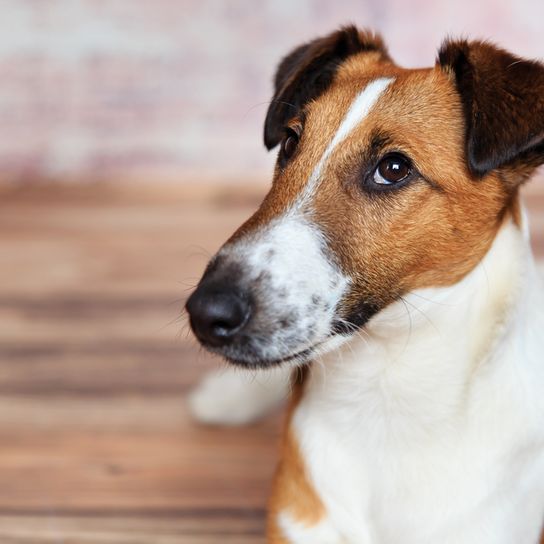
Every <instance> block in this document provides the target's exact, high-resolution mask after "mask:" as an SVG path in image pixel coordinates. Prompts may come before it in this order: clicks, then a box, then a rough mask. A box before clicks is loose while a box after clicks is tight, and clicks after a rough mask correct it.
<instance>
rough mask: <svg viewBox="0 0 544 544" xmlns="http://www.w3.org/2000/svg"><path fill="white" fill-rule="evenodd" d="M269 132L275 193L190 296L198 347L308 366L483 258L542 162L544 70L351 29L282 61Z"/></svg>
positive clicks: (255, 361)
mask: <svg viewBox="0 0 544 544" xmlns="http://www.w3.org/2000/svg"><path fill="white" fill-rule="evenodd" d="M264 140H265V144H266V146H267V148H269V149H272V148H274V147H276V146H277V145H278V144H279V145H280V151H279V154H278V160H277V164H276V169H275V173H274V179H273V183H272V188H271V190H270V192H269V193H268V195H267V196H266V198H265V199H264V201H263V203H262V205H261V206H260V208H259V210H258V211H257V212H256V213H255V215H253V217H251V218H250V219H249V220H248V221H247V222H246V223H245V224H244V225H242V226H241V227H240V229H239V230H238V231H237V232H236V233H235V234H234V235H233V236H232V237H231V238H230V239H229V240H228V241H227V242H226V244H225V245H224V246H223V247H222V248H221V250H220V251H219V252H218V253H217V255H216V256H215V257H214V258H213V259H212V261H211V262H210V264H209V266H208V268H207V270H206V272H205V273H204V276H203V278H202V280H201V282H200V284H199V286H198V288H197V289H196V291H195V292H194V293H193V295H192V296H191V297H190V299H189V301H188V303H187V310H188V312H189V315H190V320H191V325H192V328H193V330H194V332H195V334H196V336H197V337H198V339H199V340H200V342H201V343H202V344H203V345H204V346H205V347H207V348H209V349H211V350H212V351H215V352H218V353H220V354H222V355H223V356H225V357H226V358H227V359H228V360H230V361H232V362H234V363H237V364H241V365H246V366H268V365H272V364H277V363H279V362H283V361H297V362H300V361H305V360H307V359H308V358H310V357H311V356H312V355H314V354H315V353H317V352H322V351H324V350H327V349H330V348H331V347H333V346H335V345H337V344H338V343H339V342H340V341H343V340H345V338H346V337H349V336H350V335H351V334H354V333H355V332H356V331H357V329H358V328H360V327H363V326H364V325H365V323H367V322H368V320H369V319H371V318H372V317H373V316H374V315H375V314H376V313H378V312H380V311H381V310H382V309H383V308H385V307H386V306H388V305H389V304H391V303H392V302H393V301H395V300H398V299H399V297H401V296H403V295H404V294H406V293H408V292H410V291H413V290H414V289H418V288H424V287H438V286H447V285H452V284H454V283H456V282H458V281H459V280H460V279H461V278H463V277H464V276H465V275H466V274H467V273H468V272H469V271H470V270H472V269H473V268H474V267H475V266H476V264H477V263H478V262H479V261H480V260H481V259H482V257H483V256H484V255H485V253H486V252H487V250H488V248H489V247H490V245H491V243H492V241H493V239H494V237H495V235H496V233H497V231H498V229H499V228H500V225H501V223H502V222H503V221H504V218H505V217H506V216H507V215H512V216H513V217H514V220H515V219H516V217H517V213H518V210H517V202H518V199H517V192H518V188H519V185H520V184H521V183H522V182H523V181H524V180H526V179H527V178H528V176H529V175H530V174H531V173H532V172H533V170H534V169H535V168H536V167H537V166H538V165H540V164H542V163H543V162H544V66H542V65H541V64H539V63H537V62H531V61H527V60H522V59H520V58H517V57H514V56H513V55H511V54H509V53H507V52H506V51H503V50H501V49H498V48H496V47H494V46H493V45H490V44H487V43H483V42H466V41H449V42H446V43H445V44H444V45H443V47H442V48H441V50H440V53H439V56H438V60H437V63H436V65H435V66H434V67H433V68H430V69H420V70H406V69H402V68H399V67H398V66H396V65H395V64H394V63H393V62H392V60H391V59H390V57H389V55H388V53H387V51H386V49H385V47H384V45H383V42H382V40H381V39H380V38H379V37H377V36H375V35H373V34H371V33H368V32H362V31H359V30H357V29H356V28H354V27H348V28H344V29H341V30H339V31H337V32H335V33H333V34H331V35H329V36H326V37H324V38H320V39H317V40H315V41H312V42H310V43H308V44H305V45H302V46H300V47H298V48H297V49H295V50H294V51H293V52H292V53H290V54H289V55H288V56H287V57H286V58H285V59H284V60H283V61H282V62H281V64H280V65H279V68H278V71H277V74H276V78H275V94H274V97H273V99H272V102H271V105H270V108H269V110H268V114H267V117H266V123H265V130H264Z"/></svg>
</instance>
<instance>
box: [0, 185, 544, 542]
mask: <svg viewBox="0 0 544 544" xmlns="http://www.w3.org/2000/svg"><path fill="white" fill-rule="evenodd" d="M542 185H543V182H542V180H538V181H537V182H534V185H533V187H534V188H533V190H532V191H531V198H530V199H529V204H530V207H531V209H532V211H533V213H532V215H533V225H534V226H535V233H536V236H535V244H536V247H537V249H538V252H539V253H540V254H541V255H544V213H543V212H544V190H543V188H542ZM261 194H262V188H259V187H256V188H255V187H253V188H245V189H232V188H230V189H228V190H227V189H225V188H223V189H218V188H213V187H209V186H202V187H201V186H193V185H191V186H188V187H179V186H178V187H174V186H170V187H164V186H161V187H152V186H149V187H144V186H133V187H127V186H115V185H92V186H86V187H76V186H73V187H56V186H41V187H32V186H22V187H19V188H17V189H14V188H8V187H4V188H0V543H1V544H12V543H17V544H30V543H32V544H36V543H63V544H70V543H77V544H91V543H92V544H111V543H115V544H129V543H130V544H134V543H139V544H174V543H175V544H189V543H190V544H204V543H206V544H211V543H214V544H216V543H227V544H228V543H233V544H234V543H236V544H250V543H251V544H257V543H261V542H263V537H262V534H263V519H264V504H265V498H266V495H267V489H268V486H269V482H270V477H271V474H272V471H273V469H274V463H275V458H276V445H277V439H278V429H279V419H280V418H279V414H276V415H274V416H271V417H270V418H269V419H268V420H266V421H264V422H262V423H260V424H258V425H254V426H251V427H247V428H241V429H227V430H225V429H213V428H203V427H199V426H197V425H195V424H194V423H193V422H192V421H191V419H190V417H189V415H188V413H187V410H186V407H185V405H184V395H185V394H186V393H187V391H188V390H189V389H190V388H191V386H192V385H193V384H194V383H195V382H196V381H197V379H198V377H199V376H200V375H201V373H202V372H203V371H205V370H206V369H208V368H211V367H213V366H217V365H218V364H219V363H218V361H217V360H213V359H212V358H211V357H210V356H209V355H207V354H205V353H203V352H200V351H199V350H198V349H197V347H196V345H195V343H194V341H193V340H192V338H191V337H190V335H188V334H187V332H188V331H187V328H186V324H185V321H184V319H183V318H182V317H181V309H182V306H183V301H184V299H185V297H186V296H187V293H188V290H189V289H190V288H191V287H192V286H193V285H194V284H195V283H196V281H197V279H198V276H199V274H200V272H201V271H202V269H203V267H204V265H205V263H206V260H207V257H208V255H209V254H210V253H211V252H213V251H214V250H215V249H216V248H217V247H218V246H219V244H220V243H221V241H223V240H224V239H225V238H226V236H227V235H228V234H229V233H230V232H232V231H233V230H234V228H235V227H236V226H237V225H238V224H239V223H240V222H241V220H242V219H243V218H244V217H247V216H248V215H249V214H250V212H251V210H252V209H254V208H255V206H256V204H257V202H258V200H259V197H260V195H261Z"/></svg>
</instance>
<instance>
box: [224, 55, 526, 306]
mask: <svg viewBox="0 0 544 544" xmlns="http://www.w3.org/2000/svg"><path fill="white" fill-rule="evenodd" d="M378 78H394V81H393V83H392V84H391V85H390V86H389V87H388V88H387V89H386V90H385V92H384V93H383V95H382V96H380V98H379V100H378V101H377V102H376V103H375V105H374V106H373V108H372V109H371V110H370V112H369V114H368V115H367V116H366V117H365V118H364V119H363V120H362V121H361V123H359V125H357V126H356V127H355V128H354V129H353V130H352V131H351V132H350V133H349V134H348V136H347V137H346V138H345V140H343V141H342V143H341V145H338V146H337V148H335V149H334V150H333V151H332V153H331V154H330V157H328V160H327V161H326V163H325V164H324V165H323V170H322V177H321V181H320V183H319V184H318V187H317V190H316V191H315V194H313V195H312V197H311V199H309V202H308V204H306V205H305V206H304V208H303V213H305V215H306V217H307V218H309V219H310V220H311V221H313V222H314V223H315V224H316V225H317V227H318V228H319V229H320V230H321V231H322V232H323V233H324V235H325V237H326V239H327V240H328V246H329V251H330V253H331V257H332V259H333V260H334V261H335V262H337V263H338V264H339V265H340V268H341V269H342V271H343V273H344V274H346V275H347V276H349V277H350V278H352V280H353V285H352V288H351V290H350V293H349V294H348V295H347V297H346V298H345V300H344V301H343V306H344V308H345V309H349V308H350V307H353V306H355V304H356V303H357V302H358V301H361V300H363V301H365V302H367V303H371V304H374V305H375V306H377V307H380V308H381V307H384V306H385V305H387V304H388V303H390V302H392V301H393V300H395V299H397V298H398V297H399V296H402V294H404V293H407V292H409V291H412V290H415V289H418V288H424V287H440V286H447V285H451V284H454V283H456V282H457V281H459V280H460V279H462V278H463V277H464V276H465V275H466V274H467V273H468V272H470V271H471V270H472V269H473V268H474V267H475V266H476V265H477V264H478V262H479V261H480V260H481V259H482V257H483V256H484V255H485V253H486V252H487V250H488V249H489V247H490V245H491V242H492V241H493V239H494V237H495V234H496V233H497V231H498V229H499V227H500V225H501V223H502V221H503V220H504V217H505V216H506V215H512V216H513V217H514V218H516V217H517V216H518V214H517V209H518V199H517V195H512V192H511V191H509V190H508V184H505V183H504V182H503V181H502V180H501V179H499V175H498V174H491V175H489V176H487V177H485V178H484V179H475V178H473V177H471V176H470V174H469V172H468V169H467V166H466V160H465V149H464V148H465V139H464V122H463V112H462V105H461V102H460V98H459V95H458V93H457V91H456V89H455V86H454V82H453V81H452V80H451V77H450V76H449V75H448V74H446V73H445V72H444V71H442V70H441V69H440V68H431V69H423V70H404V69H401V68H398V67H396V66H394V65H392V64H391V63H389V62H378V61H377V59H376V58H372V59H369V56H368V55H365V54H361V55H355V56H353V57H350V58H349V59H348V60H347V61H346V62H345V63H344V64H343V65H342V66H341V67H340V68H339V71H338V73H337V75H336V77H335V79H334V81H333V83H332V85H331V86H330V87H329V89H328V90H327V91H326V92H325V93H323V94H322V95H321V96H320V97H319V98H318V99H317V100H315V101H314V102H312V103H310V104H308V105H307V107H306V110H305V112H304V129H303V133H302V136H301V139H300V142H299V146H298V148H297V151H296V153H295V155H294V156H293V157H292V159H291V160H290V161H289V162H288V164H287V165H286V166H285V168H283V169H279V168H277V169H276V172H275V176H274V182H273V186H272V189H271V191H270V192H269V194H268V195H267V197H266V198H265V200H264V201H263V203H262V205H261V207H260V209H259V210H258V212H257V213H256V214H255V215H254V216H253V217H252V218H251V219H250V220H249V221H248V222H247V223H246V224H244V225H243V226H242V227H241V228H240V230H239V231H238V232H237V233H236V234H235V236H234V238H238V237H240V236H242V235H244V234H246V233H247V232H249V231H251V230H254V229H256V228H258V227H259V226H262V225H265V224H267V223H268V222H269V221H271V220H272V219H273V218H275V217H279V216H281V215H282V214H283V213H285V211H286V210H287V209H289V208H290V207H291V206H293V204H294V203H295V202H296V201H297V199H300V197H301V195H302V194H303V193H304V189H305V187H306V186H307V184H308V181H309V180H310V178H311V176H312V172H313V171H314V169H315V167H316V165H317V164H318V163H319V161H320V159H321V157H322V156H323V153H324V152H325V150H326V149H327V146H328V145H329V144H330V142H331V140H332V139H333V138H334V135H335V133H336V131H337V130H338V127H339V126H340V125H341V123H342V120H343V119H344V118H345V116H346V113H347V112H348V110H349V108H350V106H351V104H352V103H353V101H354V99H355V98H356V96H357V95H358V93H360V92H361V91H362V90H363V89H365V87H367V86H368V85H369V83H370V82H372V81H374V80H376V79H378ZM298 122H299V121H295V123H298ZM376 134H379V135H385V136H386V137H387V138H388V140H387V143H386V144H385V146H384V147H383V149H381V152H380V153H381V154H382V155H383V154H385V153H386V152H388V151H399V152H402V153H403V154H405V155H406V156H408V157H409V158H410V159H411V160H412V161H413V164H414V166H415V168H416V169H417V170H418V171H419V172H421V174H422V176H423V177H424V178H426V179H428V180H430V183H429V182H427V181H425V180H424V179H417V180H414V181H413V182H411V183H410V184H409V185H407V186H406V187H404V188H402V189H399V190H392V191H389V192H388V193H387V194H386V193H381V194H369V193H368V192H366V191H365V190H364V189H363V187H362V183H361V171H362V170H364V169H365V168H371V167H373V166H374V163H372V164H365V160H366V159H365V157H368V153H369V148H370V146H371V143H372V139H373V137H374V136H375V135H376ZM374 159H376V158H374Z"/></svg>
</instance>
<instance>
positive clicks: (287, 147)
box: [281, 129, 298, 160]
mask: <svg viewBox="0 0 544 544" xmlns="http://www.w3.org/2000/svg"><path fill="white" fill-rule="evenodd" d="M297 146H298V134H297V133H296V132H295V131H294V130H292V129H287V134H286V135H285V138H284V139H283V142H282V145H281V152H282V155H283V158H284V159H285V160H286V159H290V158H291V157H292V156H293V154H294V153H295V150H296V148H297Z"/></svg>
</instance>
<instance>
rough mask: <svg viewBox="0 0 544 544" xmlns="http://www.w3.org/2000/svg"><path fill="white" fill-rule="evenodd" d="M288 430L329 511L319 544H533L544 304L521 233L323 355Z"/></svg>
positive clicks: (540, 482) (540, 479)
mask: <svg viewBox="0 0 544 544" xmlns="http://www.w3.org/2000/svg"><path fill="white" fill-rule="evenodd" d="M292 425H293V430H294V432H295V435H296V437H297V439H298V442H299V446H300V449H301V453H302V457H303V458H304V461H305V463H306V466H307V468H308V472H309V476H310V479H311V481H312V483H313V485H314V488H315V490H316V492H317V493H318V495H319V496H320V497H321V499H322V501H323V503H324V504H325V507H326V509H327V513H328V517H327V519H326V520H324V522H323V523H324V525H325V526H326V531H325V532H324V533H323V534H327V535H328V536H326V537H324V539H322V540H320V537H319V532H317V533H314V536H313V537H312V542H314V544H320V543H321V542H322V543H323V544H325V543H326V544H335V542H338V543H340V542H343V543H350V544H351V543H353V544H398V543H399V542H402V543H403V544H426V543H429V544H431V543H437V544H438V543H440V544H448V543H451V544H454V543H455V544H492V543H493V544H512V543H520V544H534V543H536V542H537V540H538V533H539V531H540V528H541V525H542V521H543V517H544V297H543V295H542V289H541V287H540V285H539V279H538V276H537V274H536V272H535V269H534V266H533V263H532V258H531V254H530V250H529V248H528V245H527V242H526V241H525V240H524V237H523V235H522V234H521V232H520V231H519V229H518V228H517V227H515V226H514V225H512V224H508V225H506V226H504V227H503V228H502V229H501V232H500V233H499V234H498V236H497V238H496V240H495V242H494V244H493V246H492V248H491V249H490V251H489V253H488V255H487V256H486V257H485V259H484V260H483V262H482V263H481V264H480V265H479V266H478V267H477V268H476V269H475V270H474V271H473V272H471V273H470V274H469V275H468V276H467V277H466V278H465V279H464V280H463V281H461V282H460V283H459V284H457V285H455V286H452V287H450V288H444V289H433V290H425V291H421V292H417V293H412V294H411V295H409V296H407V297H406V300H405V302H404V303H396V304H394V305H392V306H391V307H389V308H388V309H386V310H385V311H383V312H381V313H380V314H379V315H378V316H377V318H375V319H374V320H373V321H372V322H371V323H370V324H369V326H368V327H367V330H366V331H365V332H363V333H362V334H361V335H360V336H359V337H357V338H355V339H353V340H351V341H350V342H348V343H347V344H345V345H344V346H342V347H341V348H340V349H339V350H337V351H335V352H334V353H331V354H328V355H326V356H324V357H323V359H322V361H319V362H318V364H316V365H314V367H313V369H312V372H311V376H310V379H309V382H308V384H307V387H306V391H305V395H304V397H303V399H302V401H301V403H300V404H299V406H298V407H297V409H296V411H295V413H294V415H293V421H292ZM283 523H284V524H287V525H288V524H289V520H285V519H284V520H283ZM331 527H332V528H333V529H331ZM291 529H292V530H299V529H300V528H296V527H294V526H293V527H291ZM287 530H289V527H287ZM332 530H333V531H335V532H336V533H337V534H338V537H337V539H336V541H334V540H333V539H332V537H331V536H330V535H331V531H332ZM301 542H306V540H301Z"/></svg>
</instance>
